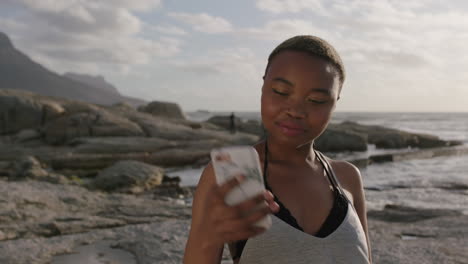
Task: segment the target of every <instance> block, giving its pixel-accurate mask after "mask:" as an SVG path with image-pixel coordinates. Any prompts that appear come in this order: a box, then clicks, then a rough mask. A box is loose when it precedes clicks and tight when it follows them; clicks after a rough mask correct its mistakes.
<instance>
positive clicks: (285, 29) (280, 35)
mask: <svg viewBox="0 0 468 264" xmlns="http://www.w3.org/2000/svg"><path fill="white" fill-rule="evenodd" d="M237 33H238V34H241V35H244V36H247V37H250V38H258V39H263V40H274V41H282V40H285V39H286V38H289V37H292V36H295V35H317V36H321V37H322V38H327V37H330V36H331V35H333V33H332V32H329V31H327V30H325V29H323V28H320V27H318V26H316V25H314V24H313V23H312V22H310V21H307V20H301V19H275V20H272V21H269V22H267V23H266V24H264V25H263V26H261V27H256V28H244V29H239V30H238V31H237Z"/></svg>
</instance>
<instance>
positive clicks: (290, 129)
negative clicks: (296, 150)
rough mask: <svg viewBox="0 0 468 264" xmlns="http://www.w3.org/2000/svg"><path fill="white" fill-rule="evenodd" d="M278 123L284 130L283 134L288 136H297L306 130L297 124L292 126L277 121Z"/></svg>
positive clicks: (282, 130)
mask: <svg viewBox="0 0 468 264" xmlns="http://www.w3.org/2000/svg"><path fill="white" fill-rule="evenodd" d="M277 125H278V127H279V128H280V130H281V132H283V134H285V135H287V136H297V135H299V134H303V133H305V132H306V130H305V129H304V128H301V127H297V126H291V125H288V124H283V123H277Z"/></svg>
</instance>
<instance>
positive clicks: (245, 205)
mask: <svg viewBox="0 0 468 264" xmlns="http://www.w3.org/2000/svg"><path fill="white" fill-rule="evenodd" d="M244 178H245V177H235V178H233V179H231V180H229V181H227V182H226V183H223V184H222V185H220V186H218V185H217V183H216V179H215V175H214V171H213V167H212V165H211V164H209V165H208V166H207V167H206V168H205V170H204V171H203V173H202V175H201V177H200V181H199V183H198V186H197V190H196V191H195V194H194V200H193V205H192V224H191V227H190V234H189V237H188V240H187V245H186V247H185V254H184V263H185V264H190V263H197V264H198V263H206V264H215V263H216V264H217V263H220V262H221V257H222V254H223V248H224V243H230V242H233V241H238V240H245V239H247V238H249V237H253V236H255V235H258V234H260V233H262V232H264V231H265V229H264V228H260V227H257V226H255V225H254V224H255V223H256V222H257V221H258V220H260V219H262V218H264V217H265V216H266V215H267V214H269V213H271V212H275V211H277V210H278V208H279V206H278V204H276V203H275V202H274V198H273V195H272V194H271V192H269V191H265V192H263V193H260V194H258V195H255V196H254V197H252V198H250V199H248V200H245V201H243V202H241V203H239V204H237V205H233V206H229V205H227V204H226V203H225V196H226V194H227V193H228V192H230V191H231V190H232V189H234V188H235V187H236V186H238V185H239V184H240V183H241V182H242V180H243V179H244ZM259 207H260V208H261V209H258V208H259Z"/></svg>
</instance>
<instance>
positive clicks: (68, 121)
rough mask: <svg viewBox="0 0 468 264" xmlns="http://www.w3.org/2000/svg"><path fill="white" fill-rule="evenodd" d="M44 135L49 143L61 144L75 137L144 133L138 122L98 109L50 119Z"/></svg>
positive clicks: (143, 134)
mask: <svg viewBox="0 0 468 264" xmlns="http://www.w3.org/2000/svg"><path fill="white" fill-rule="evenodd" d="M44 136H45V140H46V142H48V143H50V144H63V143H66V142H68V141H70V140H71V139H74V138H77V137H90V136H94V137H99V136H101V137H102V136H104V137H106V136H145V133H144V132H143V130H142V129H141V128H140V126H138V124H135V123H133V122H131V121H129V120H128V119H126V118H124V117H120V116H117V115H114V114H111V113H109V112H108V111H106V110H104V109H99V110H96V111H92V112H79V113H74V114H70V115H66V116H63V117H60V118H57V119H55V120H53V121H50V122H48V123H47V124H46V125H45V126H44Z"/></svg>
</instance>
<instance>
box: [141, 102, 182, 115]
mask: <svg viewBox="0 0 468 264" xmlns="http://www.w3.org/2000/svg"><path fill="white" fill-rule="evenodd" d="M138 111H141V112H145V113H149V114H152V115H154V116H158V117H165V118H175V119H185V115H184V113H183V112H182V109H181V108H180V106H179V105H178V104H176V103H170V102H159V101H153V102H151V103H149V104H147V105H145V106H140V107H138Z"/></svg>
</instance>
